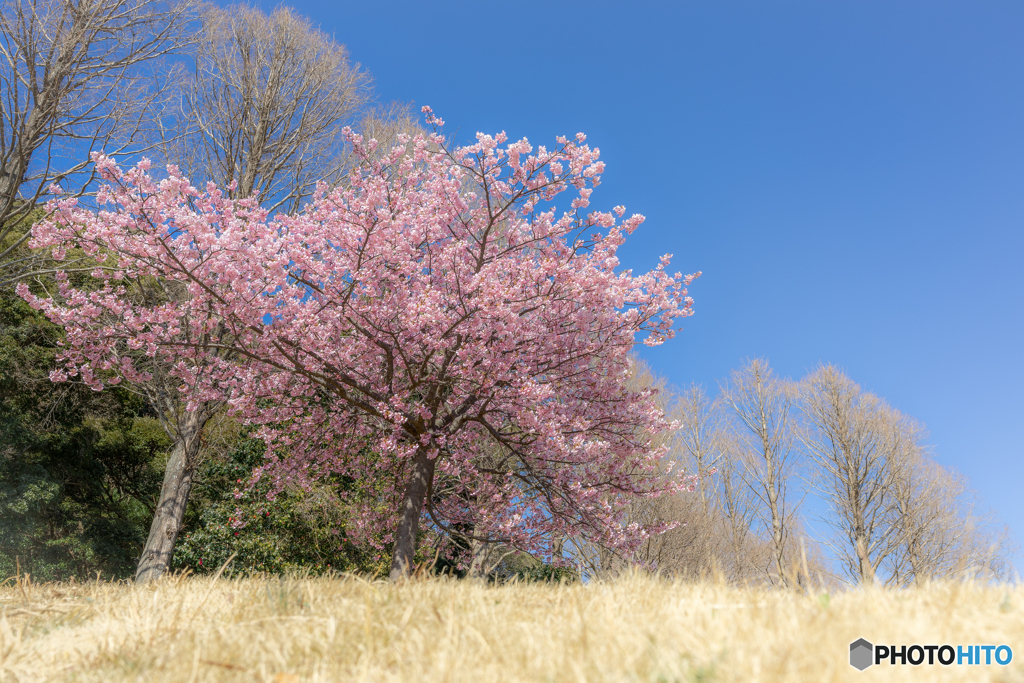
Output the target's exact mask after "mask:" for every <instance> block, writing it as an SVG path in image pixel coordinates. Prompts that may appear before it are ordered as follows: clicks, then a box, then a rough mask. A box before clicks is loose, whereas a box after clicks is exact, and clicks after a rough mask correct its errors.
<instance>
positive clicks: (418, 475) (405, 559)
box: [388, 448, 434, 581]
mask: <svg viewBox="0 0 1024 683" xmlns="http://www.w3.org/2000/svg"><path fill="white" fill-rule="evenodd" d="M433 477H434V461H433V460H431V459H430V457H429V452H428V451H427V449H426V448H420V449H419V450H418V451H417V452H416V458H415V460H413V464H412V472H411V473H410V474H409V483H408V484H407V485H406V487H405V495H404V496H403V497H402V507H401V516H400V517H399V521H398V533H396V534H395V549H394V553H393V554H392V556H391V573H390V574H389V575H388V578H389V579H390V580H391V581H400V580H401V579H404V578H406V577H408V576H409V573H410V572H411V571H412V565H413V557H414V556H415V554H416V535H417V533H418V532H419V527H420V515H421V514H422V513H423V503H424V502H425V501H426V499H427V489H428V488H429V487H430V483H431V481H432V480H433Z"/></svg>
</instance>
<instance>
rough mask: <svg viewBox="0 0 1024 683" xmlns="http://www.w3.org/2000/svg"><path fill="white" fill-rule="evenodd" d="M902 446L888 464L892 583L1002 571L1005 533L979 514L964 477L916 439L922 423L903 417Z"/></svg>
mask: <svg viewBox="0 0 1024 683" xmlns="http://www.w3.org/2000/svg"><path fill="white" fill-rule="evenodd" d="M904 426H905V428H906V430H907V434H906V438H905V439H904V440H903V444H904V450H903V452H902V453H900V456H899V458H898V460H895V461H894V463H893V465H894V467H895V468H896V471H895V472H894V477H893V486H892V498H893V511H894V517H893V523H894V524H895V525H896V528H897V533H898V535H899V546H898V548H897V551H896V552H894V553H893V554H892V555H891V556H890V557H889V558H888V559H887V569H888V571H889V574H890V576H891V583H893V584H894V585H899V586H906V585H910V584H921V583H922V582H924V581H927V580H931V579H939V578H963V577H965V576H989V577H993V576H1003V575H1004V574H1005V570H1006V568H1007V567H1008V562H1007V556H1008V550H1009V549H1008V544H1007V542H1006V538H1005V537H1004V536H1002V535H1000V534H998V533H992V531H991V527H992V523H991V520H990V519H986V518H985V517H984V516H982V515H979V514H978V512H977V503H976V501H975V500H974V499H973V497H972V496H971V492H970V490H969V489H968V486H967V481H966V479H965V477H964V476H963V475H962V474H960V473H959V472H956V471H955V470H952V469H947V468H945V467H942V466H941V465H939V464H938V463H937V462H935V461H934V460H932V459H931V458H930V457H929V456H928V454H927V453H926V452H925V449H924V448H923V446H921V444H920V438H921V435H922V430H921V428H920V427H919V426H918V425H917V424H916V423H913V422H910V421H907V422H906V423H904Z"/></svg>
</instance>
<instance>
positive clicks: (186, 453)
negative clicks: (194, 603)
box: [135, 408, 210, 583]
mask: <svg viewBox="0 0 1024 683" xmlns="http://www.w3.org/2000/svg"><path fill="white" fill-rule="evenodd" d="M209 417H210V414H209V412H208V411H206V410H205V409H202V408H200V409H199V410H198V411H194V412H192V411H190V412H188V413H186V414H185V415H183V416H182V419H181V421H180V422H179V424H178V434H177V438H176V439H175V441H174V446H173V447H172V448H171V455H170V457H169V458H168V459H167V467H166V469H165V470H164V483H163V486H162V487H161V488H160V500H159V502H158V503H157V506H156V514H155V515H154V516H153V524H152V525H151V526H150V527H149V538H147V539H146V546H145V548H143V550H142V557H141V558H140V559H139V566H138V569H136V570H135V580H136V581H137V582H139V583H146V582H149V581H155V580H156V579H159V578H160V577H161V576H163V575H164V573H165V572H166V571H167V569H168V568H169V567H170V565H171V558H172V557H173V556H174V545H175V543H176V542H177V541H178V532H179V531H181V523H182V520H183V519H184V518H185V505H186V504H187V503H188V496H189V493H190V492H191V491H192V479H193V476H194V475H195V470H196V465H197V462H198V455H199V447H200V444H201V439H202V434H203V427H204V426H206V422H207V420H209Z"/></svg>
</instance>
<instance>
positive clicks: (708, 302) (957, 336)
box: [262, 0, 1024, 567]
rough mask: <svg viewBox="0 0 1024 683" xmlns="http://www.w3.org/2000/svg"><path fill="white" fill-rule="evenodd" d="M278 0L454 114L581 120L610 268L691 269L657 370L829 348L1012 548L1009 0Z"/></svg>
mask: <svg viewBox="0 0 1024 683" xmlns="http://www.w3.org/2000/svg"><path fill="white" fill-rule="evenodd" d="M292 4H293V6H294V7H295V9H296V10H297V11H298V12H300V13H302V14H304V15H306V16H308V17H310V18H312V19H313V21H314V22H315V23H317V24H319V25H320V27H321V28H322V29H323V30H324V31H326V32H328V33H331V34H333V35H334V36H335V37H336V39H337V40H338V41H339V42H342V43H344V44H346V45H347V46H348V47H349V49H350V51H351V54H352V57H353V59H355V60H356V61H359V62H361V63H362V64H363V65H364V66H365V67H366V68H367V69H368V70H369V71H370V72H371V73H372V74H373V76H374V77H375V79H376V89H377V93H378V95H379V96H380V97H381V98H382V99H385V100H390V99H395V100H404V101H409V100H413V101H415V103H416V105H417V107H418V106H419V105H423V104H429V105H431V106H432V107H433V108H434V110H435V111H436V112H437V113H438V115H440V116H441V117H442V118H444V119H445V120H446V121H447V124H448V126H447V129H448V130H449V132H451V131H454V130H455V129H459V131H460V134H461V135H462V137H463V138H465V137H466V136H467V135H472V134H473V133H475V132H476V131H485V132H489V133H493V132H497V131H499V130H505V131H507V132H508V134H509V137H511V138H513V139H518V138H519V137H522V136H526V137H528V138H529V139H530V140H531V141H532V142H534V143H535V144H548V145H550V144H551V143H552V142H553V140H554V138H555V136H556V135H571V134H574V133H576V132H577V131H584V132H586V133H587V135H588V136H589V142H590V143H591V144H593V145H596V146H598V147H600V148H601V152H602V158H603V159H604V160H605V161H606V162H607V164H608V166H607V170H606V173H605V174H604V177H603V180H604V182H603V184H602V186H601V187H599V188H598V189H597V190H596V191H595V193H594V196H593V204H592V206H594V207H595V208H604V209H608V208H610V207H612V206H614V205H616V204H620V203H621V204H625V205H626V207H627V210H629V211H636V212H640V213H643V214H645V215H646V216H647V219H648V220H647V223H645V224H644V226H642V227H641V229H640V230H639V231H637V233H635V234H634V236H633V238H631V240H630V241H629V242H627V244H626V246H625V247H624V248H623V253H622V256H623V263H624V266H626V267H632V268H634V269H637V270H640V269H643V270H648V269H650V268H651V267H653V266H654V265H656V263H657V257H658V256H659V255H661V254H663V253H667V252H670V253H673V254H674V255H675V258H674V260H673V261H674V265H675V266H676V268H677V269H678V270H681V271H684V272H691V271H695V270H702V271H703V272H704V276H703V277H701V278H700V279H699V280H697V281H696V282H695V283H694V284H693V286H692V287H691V289H690V292H691V294H692V295H693V297H694V299H695V300H696V303H695V309H696V315H695V316H694V317H692V318H690V319H688V320H687V321H686V322H685V324H684V328H685V329H684V330H683V331H682V332H681V333H680V334H679V335H678V336H677V337H676V339H674V340H672V341H671V342H669V343H667V344H666V345H665V346H663V347H661V348H660V349H658V350H655V351H653V352H648V353H645V356H646V357H647V358H648V359H649V361H650V362H651V363H652V365H653V366H654V367H655V369H656V370H657V371H658V372H660V373H661V374H663V375H665V376H667V377H668V378H669V380H670V381H671V382H672V383H674V384H676V385H680V386H682V385H686V384H689V383H690V382H694V381H696V382H702V383H704V384H705V385H707V386H708V387H709V388H714V387H715V385H716V382H717V380H718V379H719V378H722V377H724V376H725V375H726V374H727V373H728V371H729V370H730V369H731V368H734V367H736V366H737V365H738V364H739V363H740V362H741V360H742V359H743V358H745V357H752V356H764V357H766V358H768V359H769V360H770V361H771V363H772V365H773V366H774V367H775V369H776V370H777V371H778V372H779V373H781V374H782V375H789V376H792V377H794V378H797V377H800V376H802V375H803V374H804V373H805V372H806V371H807V370H809V369H811V368H813V367H814V366H816V365H817V364H818V363H819V362H831V363H836V364H838V365H840V366H842V367H843V368H845V369H846V370H847V372H848V373H849V374H850V376H851V377H853V378H854V379H855V380H856V381H857V382H859V383H860V384H861V386H862V387H864V388H865V389H867V390H870V391H872V392H874V393H876V394H878V395H880V396H882V397H884V398H886V399H887V400H888V401H889V402H890V403H892V404H893V405H894V406H896V407H897V408H899V409H900V410H902V411H904V412H906V413H908V414H910V415H912V416H914V417H915V418H917V419H918V420H920V421H922V422H924V423H925V425H926V426H927V427H928V429H929V431H930V443H931V444H932V445H933V447H934V454H935V456H936V457H937V459H938V460H939V461H940V462H942V463H944V464H948V465H953V466H955V467H956V468H958V469H959V470H960V471H962V472H964V473H965V474H967V475H968V476H969V477H970V479H971V482H972V484H973V486H974V487H975V488H976V489H977V490H978V491H979V492H980V493H981V495H982V496H983V498H984V500H985V501H986V502H987V503H988V504H989V505H991V506H992V507H993V508H994V509H995V510H997V511H998V512H999V514H1000V515H1001V517H1002V519H1003V520H1004V521H1005V522H1006V523H1008V524H1010V525H1011V527H1012V528H1013V531H1014V534H1015V537H1016V540H1017V542H1018V543H1019V544H1021V545H1024V503H1022V499H1024V496H1022V494H1021V492H1020V486H1021V479H1022V476H1021V475H1022V474H1024V464H1022V461H1024V440H1022V435H1024V356H1022V353H1021V351H1022V348H1021V347H1022V344H1021V340H1022V338H1024V283H1022V279H1021V278H1022V275H1024V266H1022V259H1024V230H1022V228H1024V3H1020V2H1004V3H996V2H983V1H979V0H973V1H972V2H958V3H951V2H939V1H936V0H929V1H927V2H892V1H886V2H867V1H863V0H858V2H847V3H838V2H827V1H821V0H817V1H815V2H809V1H808V2H802V3H794V2H772V3H765V2H748V3H736V2H719V1H716V2H700V3H697V2H660V3H654V2H646V3H626V2H518V3H515V4H514V5H513V4H509V3H499V2H462V3H460V2H443V1H435V2H429V3H425V2H386V1H378V2H374V3H366V2H363V3H338V4H334V3H323V2H308V1H307V2H296V3H292ZM274 5H275V3H262V7H263V8H264V9H267V10H270V9H273V7H274ZM1017 565H1018V567H1021V566H1022V565H1021V563H1020V562H1019V561H1018V563H1017Z"/></svg>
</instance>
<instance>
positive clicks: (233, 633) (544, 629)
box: [0, 576, 1024, 683]
mask: <svg viewBox="0 0 1024 683" xmlns="http://www.w3.org/2000/svg"><path fill="white" fill-rule="evenodd" d="M1022 607H1024V595H1022V594H1021V591H1020V590H1019V589H1016V588H1013V587H1007V586H983V585H972V584H969V583H968V584H955V583H949V584H937V585H933V586H930V587H928V588H926V589H921V590H914V591H906V592H902V593H894V592H886V591H881V590H878V591H876V590H865V591H851V592H848V593H841V594H834V595H832V596H831V597H827V596H825V595H816V594H797V593H786V592H766V591H761V590H753V589H735V588H729V587H726V586H722V585H714V584H708V583H704V584H686V583H681V582H669V581H659V580H656V579H651V578H645V577H642V576H631V577H625V578H623V579H620V580H618V581H616V582H613V583H598V584H590V585H568V586H558V585H537V584H534V585H524V584H519V585H507V586H502V587H488V586H485V585H482V584H472V583H467V582H458V581H447V580H424V581H413V582H410V583H407V584H405V585H398V586H395V585H389V584H386V583H379V582H376V583H375V582H368V581H365V580H362V579H359V578H354V577H338V578H321V579H303V578H289V579H275V578H271V579H238V580H224V579H222V580H218V581H214V580H211V579H206V578H180V577H178V578H173V579H169V580H165V581H163V582H160V583H157V584H156V585H147V586H131V585H124V584H109V583H94V584H89V585H82V584H79V585H68V584H61V585H52V584H51V585H39V586H36V585H31V584H29V585H25V584H24V583H22V584H15V585H12V584H11V583H10V582H9V583H8V584H7V585H6V586H5V587H3V588H0V610H2V613H0V680H3V681H18V682H19V683H23V682H25V681H103V682H112V683H118V682H121V681H145V682H146V683H156V682H158V681H189V682H192V681H268V682H271V681H272V682H275V683H298V682H299V681H374V682H377V681H453V682H454V681H474V682H475V681H482V682H486V681H502V682H503V683H504V682H512V681H650V682H652V683H653V682H655V681H665V682H669V681H745V682H746V681H846V680H849V681H861V682H863V681H868V680H886V681H888V680H908V681H909V680H914V681H932V680H971V681H980V680H1005V681H1024V662H1022V660H1024V610H1022ZM859 637H866V638H867V639H868V640H871V641H872V642H875V643H906V644H911V643H914V642H917V643H924V644H927V643H937V644H942V643H950V644H954V645H955V644H958V643H963V644H967V643H980V644H986V643H995V644H1001V643H1005V644H1008V645H1010V646H1011V647H1012V648H1013V649H1014V650H1015V651H1016V652H1015V659H1014V661H1013V662H1012V663H1011V664H1010V665H1009V666H995V665H993V666H990V667H983V666H981V667H967V666H956V665H954V666H949V667H942V666H934V667H928V666H922V667H911V666H906V667H893V668H889V667H886V666H879V667H873V668H872V669H869V670H867V671H865V672H863V673H861V672H858V671H856V670H855V669H853V668H852V667H850V666H849V664H848V662H847V656H848V648H849V643H850V642H851V641H853V640H855V639H857V638H859Z"/></svg>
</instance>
